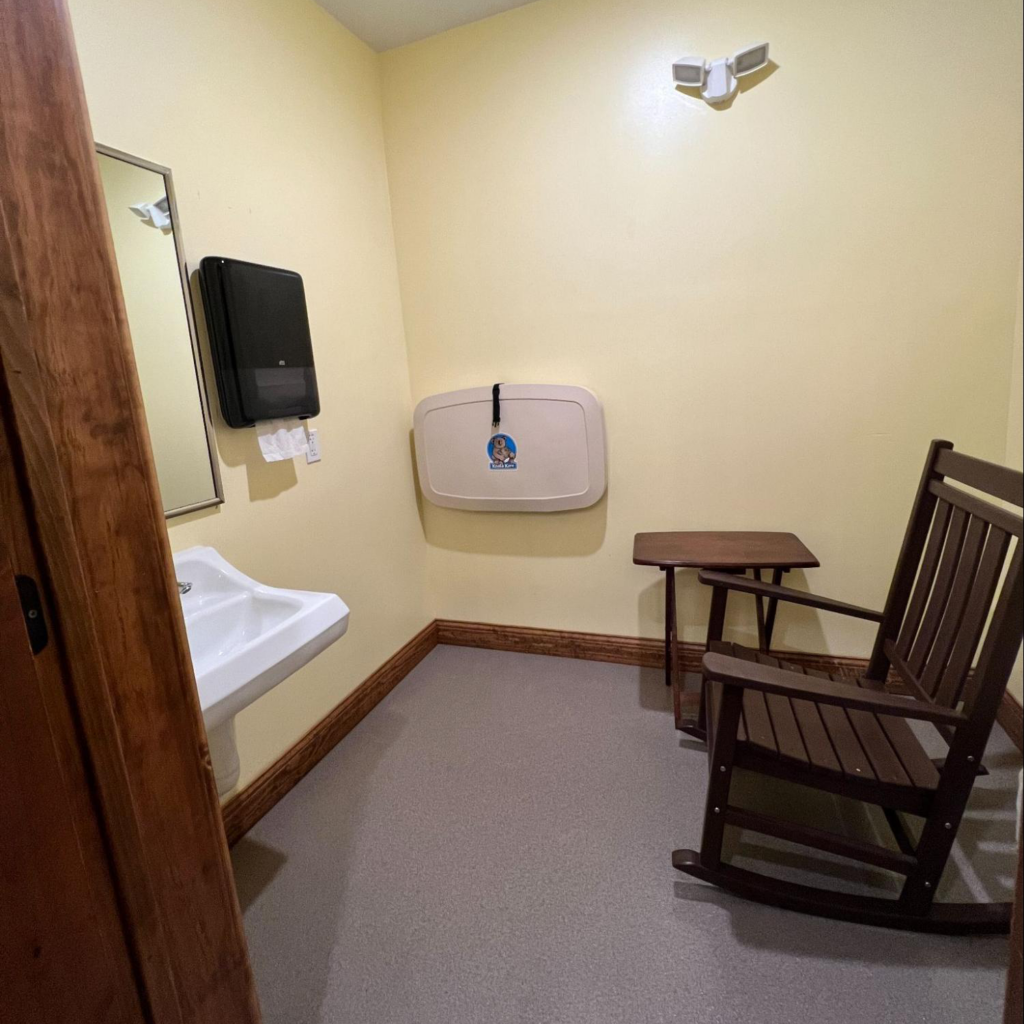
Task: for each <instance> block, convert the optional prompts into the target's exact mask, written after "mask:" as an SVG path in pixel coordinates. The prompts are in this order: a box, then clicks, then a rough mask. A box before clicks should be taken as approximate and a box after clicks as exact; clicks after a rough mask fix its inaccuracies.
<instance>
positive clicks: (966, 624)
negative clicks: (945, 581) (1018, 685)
mask: <svg viewBox="0 0 1024 1024" xmlns="http://www.w3.org/2000/svg"><path fill="white" fill-rule="evenodd" d="M1009 548H1010V537H1009V534H1006V533H1004V532H1003V531H1002V530H999V529H996V528H995V527H992V529H991V530H989V534H988V539H987V541H986V542H985V551H984V553H983V554H982V556H981V564H980V565H979V566H978V573H977V576H976V577H975V579H974V585H973V587H972V589H971V593H970V598H969V600H968V602H967V607H966V609H965V611H964V617H963V620H962V621H961V624H960V629H959V630H958V631H957V634H956V638H955V641H954V644H953V651H952V654H951V655H950V658H949V661H948V662H947V664H946V666H945V668H944V669H943V673H942V679H941V682H940V683H939V688H938V691H937V692H936V693H935V703H936V704H941V705H943V707H948V708H951V707H953V706H955V705H956V704H958V703H959V702H960V698H961V695H962V694H963V689H964V683H965V682H966V680H967V673H968V672H969V671H970V669H971V663H972V662H973V661H974V655H975V652H976V651H977V649H978V643H979V642H980V640H981V636H982V633H983V632H984V631H985V624H986V622H987V621H988V613H989V609H990V608H991V607H992V598H993V597H994V596H995V592H996V586H997V584H998V583H999V574H1000V573H1001V572H1002V569H1003V565H1004V564H1005V562H1006V553H1007V551H1008V550H1009Z"/></svg>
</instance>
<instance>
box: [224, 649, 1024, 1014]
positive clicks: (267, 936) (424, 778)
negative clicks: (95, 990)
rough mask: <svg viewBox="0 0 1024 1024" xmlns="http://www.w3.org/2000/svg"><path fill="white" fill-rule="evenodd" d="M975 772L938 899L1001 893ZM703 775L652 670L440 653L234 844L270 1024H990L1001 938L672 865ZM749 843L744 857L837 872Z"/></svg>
mask: <svg viewBox="0 0 1024 1024" xmlns="http://www.w3.org/2000/svg"><path fill="white" fill-rule="evenodd" d="M941 749H942V748H941V741H940V746H939V749H938V750H937V751H936V753H938V752H939V751H941ZM987 760H988V763H989V766H990V768H992V769H994V771H993V774H992V776H990V777H989V778H986V779H982V780H979V784H978V787H977V788H976V792H975V797H974V799H973V802H972V807H971V810H970V813H969V815H968V819H967V828H966V830H965V832H964V834H963V836H962V842H963V846H962V848H960V849H958V851H957V855H956V857H955V860H954V864H953V865H952V866H951V869H950V870H949V871H948V872H947V874H948V875H949V876H950V877H949V880H948V881H947V882H946V883H945V884H944V888H945V889H946V890H947V892H946V893H944V895H949V894H951V893H955V892H956V891H958V890H959V891H966V892H970V893H974V894H975V896H976V897H978V896H984V895H985V894H988V896H989V897H991V896H993V895H995V896H998V897H1000V898H1004V899H1005V898H1009V896H1008V894H1009V892H1010V890H1011V887H1012V884H1013V870H1014V866H1015V858H1014V852H1013V828H1014V826H1013V820H1014V806H1013V805H1014V797H1015V789H1016V776H1015V772H1016V770H1017V768H1019V760H1018V758H1017V756H1016V752H1015V751H1013V750H1012V748H1011V747H1010V746H1009V744H1008V742H1007V740H1006V738H1005V736H1003V735H1002V734H999V735H998V736H997V737H994V738H993V743H992V744H991V745H990V756H989V758H988V759H987ZM705 778H706V762H705V756H704V752H703V750H702V749H701V748H699V747H698V746H697V745H696V744H693V743H691V742H690V741H688V740H686V739H684V738H681V736H680V734H678V733H676V732H675V731H674V729H673V727H672V720H671V715H670V712H669V706H668V701H667V698H666V693H665V688H664V686H663V684H662V682H661V679H660V676H659V674H658V673H655V672H650V671H646V670H642V669H636V668H625V667H622V666H616V665H601V664H594V663H588V662H578V661H567V660H560V659H554V658H543V657H538V656H534V655H518V654H499V653H493V652H486V651H474V650H464V649H458V648H449V647H440V648H438V649H437V650H436V651H434V652H433V653H432V654H431V655H430V656H429V657H428V658H427V659H426V660H425V661H424V662H423V663H422V664H421V665H420V666H419V667H418V668H417V669H416V670H415V672H413V673H412V674H411V675H410V676H409V677H408V678H407V679H406V680H405V681H404V682H403V683H402V684H401V686H399V687H398V689H397V690H395V691H394V692H393V693H392V694H391V695H390V696H389V697H388V698H387V699H386V700H385V701H384V702H383V703H382V704H381V705H380V706H379V707H378V708H376V709H375V710H374V711H373V712H372V713H371V714H370V715H369V716H368V717H367V718H366V719H365V720H364V721H363V722H362V723H361V724H360V725H359V726H358V727H357V728H356V729H355V730H354V731H353V732H352V733H351V734H350V735H349V736H348V738H347V739H346V740H345V741H344V742H343V743H342V744H340V746H338V747H337V748H336V749H335V750H334V751H333V752H332V753H331V754H329V755H328V757H327V758H325V759H324V761H322V762H321V764H320V765H318V766H317V768H316V769H315V770H314V771H313V772H312V773H310V775H309V776H307V778H306V779H304V780H303V781H302V782H301V783H300V784H299V785H298V786H297V787H296V788H295V789H294V790H293V791H292V792H291V793H290V794H289V795H288V796H286V797H285V798H284V799H283V800H282V801H281V802H280V803H279V804H278V805H277V806H276V807H275V808H274V809H273V810H272V811H271V812H270V813H269V814H268V815H267V816H266V817H265V818H264V819H263V821H261V822H260V823H259V824H258V825H257V826H256V828H255V829H253V830H252V832H250V833H249V835H248V836H247V837H246V838H245V839H243V840H242V842H241V843H239V844H238V846H237V847H236V848H235V850H234V864H235V871H236V875H237V881H238V890H239V895H240V897H241V900H242V905H243V908H244V911H245V925H246V931H247V933H248V936H249V943H250V950H251V953H252V958H253V964H254V969H255V972H256V980H257V983H258V986H259V991H260V998H261V1001H262V1004H263V1012H264V1019H265V1021H266V1024H314V1022H330V1024H611V1022H623V1024H627V1022H628V1024H648V1022H649V1024H655V1022H668V1021H673V1022H675V1021H686V1022H700V1024H704V1022H707V1024H711V1022H727V1024H733V1022H744V1024H747V1022H750V1024H754V1022H756V1024H775V1022H779V1024H782V1022H801V1024H803V1022H807V1024H831V1022H835V1024H858V1022H869V1021H870V1022H879V1021H891V1022H899V1024H904V1022H907V1024H910V1022H917V1021H920V1022H928V1024H944V1022H957V1021H970V1022H971V1024H983V1022H993V1024H995V1022H996V1021H998V1020H999V1019H1000V1012H1001V1011H1000V1006H1001V1001H1002V1000H1001V997H1002V990H1003V984H1004V977H1005V969H1006V951H1007V943H1006V940H1005V939H1000V938H984V939H960V938H945V937H933V936H923V935H914V934H901V933H896V932H889V931H886V930H883V929H874V928H866V927H863V926H857V925H847V924H841V923H835V922H829V921H823V920H818V919H814V918H810V917H805V916H802V915H798V914H793V913H789V912H785V911H780V910H775V909H772V908H769V907H762V906H758V905H755V904H751V903H747V902H744V901H742V900H740V899H738V898H735V897H732V896H730V895H728V894H726V893H722V892H719V891H717V890H715V889H713V888H710V887H708V886H705V885H703V884H701V883H699V882H696V881H693V880H690V879H686V878H685V877H684V876H681V875H679V874H678V873H677V872H675V871H674V870H673V869H672V866H671V863H670V855H671V851H672V849H673V848H674V847H677V846H696V845H697V844H698V839H699V831H700V823H701V806H702V801H703V792H704V782H705ZM740 784H741V786H744V788H745V789H746V790H747V795H750V796H755V797H760V798H761V800H762V801H763V800H764V799H771V800H774V801H776V802H777V803H778V802H786V801H787V800H788V799H789V798H790V797H791V796H792V793H791V792H789V793H787V792H785V791H784V790H778V791H776V790H774V789H772V791H771V792H764V791H760V790H759V791H758V792H754V789H755V788H756V787H761V786H765V785H771V784H770V783H767V782H763V781H761V780H751V779H747V780H740ZM819 812H820V813H823V814H826V815H834V816H836V819H837V820H838V819H842V820H843V821H844V822H845V824H846V827H852V828H857V829H864V828H867V829H869V830H870V829H871V828H873V827H874V826H875V823H874V822H872V821H870V820H864V819H858V818H857V816H856V815H851V813H850V811H849V808H844V807H840V806H839V804H838V803H837V802H836V801H833V800H832V799H831V798H828V800H827V803H826V804H823V805H822V806H820V807H818V808H816V809H815V813H819ZM754 841H756V842H757V844H758V845H757V846H756V847H755V846H753V845H750V846H748V845H745V844H744V843H743V842H742V839H741V840H740V841H738V842H737V843H736V844H735V855H736V858H737V859H736V862H737V863H739V862H742V861H745V860H746V859H747V858H754V857H756V858H757V860H758V862H759V863H760V864H761V865H762V866H764V865H765V864H771V865H772V870H776V871H778V872H780V873H782V874H784V875H786V876H787V877H802V878H807V877H811V878H815V877H818V878H821V877H823V872H825V871H826V870H830V869H829V866H828V865H823V864H822V862H821V861H820V860H811V859H809V858H807V857H803V856H794V855H791V854H787V853H786V852H785V851H784V850H783V848H781V847H778V848H771V847H769V846H768V844H767V842H765V841H763V840H761V839H760V838H759V837H752V843H753V842H754ZM836 867H841V868H842V871H841V876H842V878H843V880H844V884H845V885H846V886H847V887H852V888H860V887H862V886H864V885H867V884H877V883H880V884H882V885H887V884H888V885H891V884H892V881H891V880H890V878H889V877H888V876H884V875H877V876H875V875H866V874H864V873H861V872H859V871H856V870H851V869H850V868H849V867H848V866H842V865H836Z"/></svg>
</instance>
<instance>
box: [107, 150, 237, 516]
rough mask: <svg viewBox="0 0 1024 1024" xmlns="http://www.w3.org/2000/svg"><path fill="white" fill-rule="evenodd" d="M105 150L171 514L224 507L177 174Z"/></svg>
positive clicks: (125, 283)
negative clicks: (175, 183)
mask: <svg viewBox="0 0 1024 1024" xmlns="http://www.w3.org/2000/svg"><path fill="white" fill-rule="evenodd" d="M96 149H97V152H98V154H99V165H100V178H101V179H102V182H103V192H104V196H105V199H106V203H107V214H108V216H109V217H110V232H111V234H112V235H113V238H114V252H115V254H116V256H117V268H118V271H119V273H120V276H121V289H122V291H123V292H124V304H125V309H126V311H127V314H128V327H129V329H130V331H131V336H132V345H133V347H134V349H135V362H136V365H137V367H138V371H139V381H140V383H141V385H142V400H143V403H144V405H145V408H146V420H147V422H148V424H149V436H150V440H151V443H152V445H153V458H154V460H155V462H156V474H157V479H158V481H159V484H160V496H161V499H162V501H163V506H164V513H165V514H166V515H167V517H168V518H170V517H171V516H177V515H182V514H184V513H185V512H195V511H196V510H197V509H201V508H209V507H210V506H212V505H219V504H221V502H222V501H223V500H224V498H223V494H222V492H221V483H220V472H219V469H218V466H217V456H216V453H215V450H214V446H213V424H212V421H211V419H210V408H209V403H208V401H207V395H206V386H205V382H204V380H203V373H202V363H201V361H200V356H199V346H198V344H197V340H196V333H195V325H194V321H193V318H192V306H191V303H190V301H189V288H188V275H187V273H186V270H185V259H184V255H183V250H182V244H181V226H180V224H179V223H178V212H177V208H176V207H175V203H174V189H173V186H172V184H171V172H170V170H168V168H166V167H161V166H159V165H158V164H153V163H150V162H149V161H148V160H141V159H139V158H138V157H134V156H129V155H128V154H127V153H121V152H119V151H118V150H116V149H110V148H109V147H108V146H101V145H97V147H96Z"/></svg>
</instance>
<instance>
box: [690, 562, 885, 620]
mask: <svg viewBox="0 0 1024 1024" xmlns="http://www.w3.org/2000/svg"><path fill="white" fill-rule="evenodd" d="M698 579H699V580H700V582H701V583H703V584H704V585H705V586H709V587H722V588H724V589H726V590H732V591H735V592H736V593H741V594H753V595H754V596H755V597H758V598H764V597H767V598H772V599H774V600H776V601H783V602H786V603H789V604H798V605H805V606H807V607H810V608H817V609H819V610H820V611H826V612H835V613H836V614H837V615H848V616H851V617H852V618H855V619H868V620H869V621H871V622H880V621H881V618H882V613H881V612H878V611H874V610H873V609H871V608H862V607H860V605H855V604H847V603H846V602H845V601H836V600H834V599H833V598H830V597H820V596H819V595H817V594H809V593H807V591H805V590H795V589H794V588H792V587H780V586H778V585H777V584H774V583H765V582H763V581H762V580H759V579H747V578H746V577H744V576H734V575H730V574H729V573H724V572H714V571H713V570H703V571H701V572H700V573H698Z"/></svg>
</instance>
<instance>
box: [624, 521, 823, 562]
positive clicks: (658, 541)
mask: <svg viewBox="0 0 1024 1024" xmlns="http://www.w3.org/2000/svg"><path fill="white" fill-rule="evenodd" d="M633 562H634V563H635V564H636V565H657V566H673V567H674V568H677V569H681V568H686V569H774V568H776V567H778V566H782V567H785V568H788V569H812V568H815V567H816V566H818V565H820V564H821V563H820V562H819V561H818V560H817V558H815V557H814V555H812V554H811V552H810V551H808V550H807V548H806V547H805V546H804V544H803V542H802V541H801V540H800V539H799V538H798V537H797V536H796V535H795V534H792V533H770V532H768V533H766V532H758V531H740V530H736V531H728V530H710V531H706V530H698V531H674V532H665V533H638V534H637V535H636V537H635V538H634V540H633Z"/></svg>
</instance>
